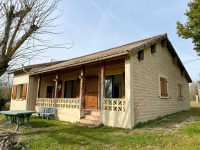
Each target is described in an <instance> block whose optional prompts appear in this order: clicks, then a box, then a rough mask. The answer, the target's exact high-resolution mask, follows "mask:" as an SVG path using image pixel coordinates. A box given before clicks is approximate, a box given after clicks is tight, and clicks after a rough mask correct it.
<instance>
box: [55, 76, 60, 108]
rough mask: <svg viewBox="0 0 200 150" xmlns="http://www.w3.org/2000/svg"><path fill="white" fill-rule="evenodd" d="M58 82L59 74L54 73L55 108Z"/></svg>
mask: <svg viewBox="0 0 200 150" xmlns="http://www.w3.org/2000/svg"><path fill="white" fill-rule="evenodd" d="M58 82H59V73H58V72H56V78H55V89H54V90H55V91H54V92H55V93H54V107H56V98H57V95H58V94H57V93H58Z"/></svg>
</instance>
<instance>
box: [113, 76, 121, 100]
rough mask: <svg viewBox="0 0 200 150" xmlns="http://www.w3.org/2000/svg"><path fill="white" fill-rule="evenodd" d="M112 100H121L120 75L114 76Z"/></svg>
mask: <svg viewBox="0 0 200 150" xmlns="http://www.w3.org/2000/svg"><path fill="white" fill-rule="evenodd" d="M113 82H114V94H113V98H122V74H118V75H114V81H113Z"/></svg>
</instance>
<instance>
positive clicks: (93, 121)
mask: <svg viewBox="0 0 200 150" xmlns="http://www.w3.org/2000/svg"><path fill="white" fill-rule="evenodd" d="M80 123H84V124H93V125H97V126H98V125H100V121H95V120H88V119H81V120H80Z"/></svg>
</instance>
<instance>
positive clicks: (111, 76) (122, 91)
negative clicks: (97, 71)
mask: <svg viewBox="0 0 200 150" xmlns="http://www.w3.org/2000/svg"><path fill="white" fill-rule="evenodd" d="M117 75H121V97H120V96H119V98H125V73H124V72H123V73H118V74H112V75H106V76H105V80H106V77H108V78H110V79H111V80H112V85H111V87H112V97H106V87H104V88H105V89H104V90H105V98H114V95H115V90H114V82H115V80H114V77H115V76H117Z"/></svg>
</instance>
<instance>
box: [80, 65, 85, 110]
mask: <svg viewBox="0 0 200 150" xmlns="http://www.w3.org/2000/svg"><path fill="white" fill-rule="evenodd" d="M84 80H85V66H83V67H82V68H81V78H80V110H82V109H83V103H84Z"/></svg>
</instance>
